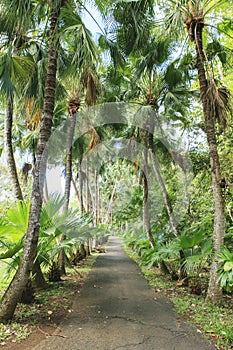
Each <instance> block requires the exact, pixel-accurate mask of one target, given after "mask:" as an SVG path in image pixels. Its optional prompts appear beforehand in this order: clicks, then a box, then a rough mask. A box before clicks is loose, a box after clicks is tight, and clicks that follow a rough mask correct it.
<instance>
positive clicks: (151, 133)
mask: <svg viewBox="0 0 233 350" xmlns="http://www.w3.org/2000/svg"><path fill="white" fill-rule="evenodd" d="M147 125H148V127H149V129H150V130H149V132H148V136H147V146H148V148H149V149H150V151H151V160H152V166H153V169H154V173H155V176H156V179H157V181H158V184H159V188H160V191H161V193H162V196H163V199H164V203H165V206H166V209H167V214H168V218H169V222H170V225H171V228H172V230H173V233H174V235H175V236H178V230H177V224H176V220H175V217H174V213H173V208H172V203H171V200H170V197H169V194H168V191H167V188H166V184H165V182H164V180H163V177H162V174H161V171H160V166H159V162H158V159H157V157H156V154H155V150H154V143H153V138H154V121H153V120H152V117H151V120H148V122H147ZM184 257H185V256H184V252H183V251H180V258H181V263H180V272H179V278H180V279H182V278H184V277H186V276H187V274H186V272H185V271H184V266H183V260H184ZM160 269H161V270H162V272H163V273H164V274H169V270H168V267H167V266H166V263H165V262H164V261H161V263H160Z"/></svg>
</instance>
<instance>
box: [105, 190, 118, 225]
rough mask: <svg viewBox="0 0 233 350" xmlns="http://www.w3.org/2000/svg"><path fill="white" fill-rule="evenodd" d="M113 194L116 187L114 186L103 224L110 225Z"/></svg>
mask: <svg viewBox="0 0 233 350" xmlns="http://www.w3.org/2000/svg"><path fill="white" fill-rule="evenodd" d="M115 192H116V185H114V187H113V190H112V193H111V197H110V201H109V204H108V208H107V211H106V218H105V224H107V223H110V216H111V212H112V204H113V200H114V195H115Z"/></svg>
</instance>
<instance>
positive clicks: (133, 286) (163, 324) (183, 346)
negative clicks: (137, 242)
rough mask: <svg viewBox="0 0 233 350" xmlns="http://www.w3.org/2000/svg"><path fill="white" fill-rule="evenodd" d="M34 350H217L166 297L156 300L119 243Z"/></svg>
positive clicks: (103, 257)
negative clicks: (185, 321)
mask: <svg viewBox="0 0 233 350" xmlns="http://www.w3.org/2000/svg"><path fill="white" fill-rule="evenodd" d="M33 349H34V350H63V349H64V350H97V349H101V350H123V349H126V350H214V349H215V348H214V347H213V345H211V344H210V343H209V342H208V341H207V340H205V339H204V338H203V337H202V335H201V334H200V333H198V332H197V330H196V328H195V327H192V326H190V325H187V324H185V323H182V322H181V320H180V319H179V316H178V315H177V314H176V313H175V311H174V308H173V305H172V304H171V302H169V301H168V300H167V299H166V298H158V297H156V294H155V291H154V289H153V288H151V287H150V286H149V285H148V283H147V281H146V280H145V278H144V277H143V275H142V274H141V272H140V270H139V268H138V267H137V266H136V264H135V263H134V262H133V261H132V260H131V259H130V258H129V257H128V256H127V254H126V253H125V252H124V250H123V248H122V246H121V243H120V240H119V239H118V238H116V237H111V239H110V240H109V243H108V246H107V252H106V253H105V254H100V256H99V257H98V258H97V260H96V262H95V264H94V266H93V268H92V270H91V272H90V274H89V276H88V279H87V280H86V282H85V284H84V286H83V287H82V290H81V293H80V294H79V295H77V297H75V300H74V303H73V312H72V313H71V314H70V315H69V316H68V317H67V318H66V319H65V320H64V321H63V322H62V324H61V325H60V327H59V328H58V329H57V330H56V331H55V333H54V336H51V337H49V338H47V339H45V340H44V341H42V342H41V343H40V344H38V345H37V346H36V347H34V348H33Z"/></svg>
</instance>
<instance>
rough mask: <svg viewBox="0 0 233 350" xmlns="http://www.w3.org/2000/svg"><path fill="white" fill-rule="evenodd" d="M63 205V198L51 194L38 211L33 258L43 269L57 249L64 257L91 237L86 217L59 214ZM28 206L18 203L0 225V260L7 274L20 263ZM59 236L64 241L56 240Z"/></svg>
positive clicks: (46, 266)
mask: <svg viewBox="0 0 233 350" xmlns="http://www.w3.org/2000/svg"><path fill="white" fill-rule="evenodd" d="M64 203H65V201H64V198H63V197H61V196H60V195H57V194H53V195H51V196H50V198H49V200H48V202H47V203H46V204H45V205H44V206H43V209H42V213H41V223H40V224H41V225H40V234H39V241H38V249H37V258H36V259H37V260H38V261H39V263H42V264H43V266H44V267H45V268H46V269H48V268H49V267H51V265H52V264H53V262H54V261H56V260H57V258H58V255H59V252H60V250H61V249H63V250H64V251H65V252H66V253H67V254H72V252H73V251H74V250H75V249H76V248H77V246H79V244H80V242H84V241H85V240H87V239H88V238H90V237H91V232H92V230H91V228H90V227H89V223H90V222H91V219H90V218H89V216H82V217H81V216H80V215H79V212H78V211H75V210H72V209H69V210H68V211H66V212H63V213H61V211H62V208H63V205H64ZM29 207H30V205H29V202H27V203H24V202H19V203H18V204H17V206H16V207H13V208H11V209H9V210H8V211H7V213H6V216H5V217H4V218H3V219H2V222H1V225H0V234H1V239H0V259H2V260H3V261H4V262H6V263H7V264H8V270H7V271H8V274H11V273H13V272H14V271H15V270H16V269H17V267H18V264H19V261H20V257H21V254H22V249H23V244H24V235H25V232H26V231H27V223H28V215H29ZM62 233H65V234H66V237H67V238H66V239H65V240H63V241H60V240H59V237H60V236H61V234H62ZM93 234H94V231H93ZM9 259H11V260H9Z"/></svg>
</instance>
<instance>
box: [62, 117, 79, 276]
mask: <svg viewBox="0 0 233 350" xmlns="http://www.w3.org/2000/svg"><path fill="white" fill-rule="evenodd" d="M76 119H77V113H76V112H75V113H72V114H71V122H70V128H69V134H68V140H67V150H66V180H65V205H64V208H63V212H64V213H65V212H66V211H67V210H68V208H69V202H70V187H71V179H72V143H73V139H74V131H75V125H76ZM65 239H66V234H65V233H63V234H62V235H61V237H60V238H59V241H60V242H62V241H64V240H65ZM58 269H59V271H60V275H61V276H63V275H66V268H65V251H64V249H61V250H60V251H59V255H58Z"/></svg>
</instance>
